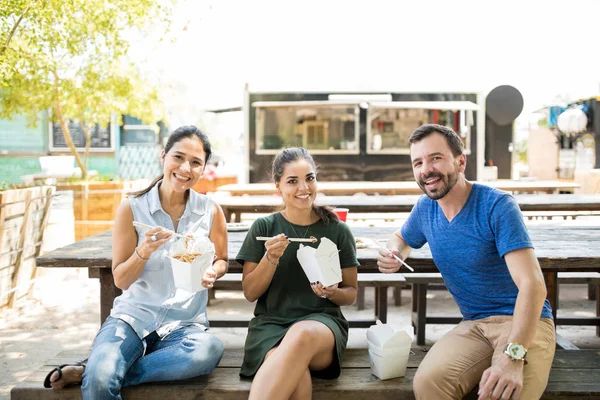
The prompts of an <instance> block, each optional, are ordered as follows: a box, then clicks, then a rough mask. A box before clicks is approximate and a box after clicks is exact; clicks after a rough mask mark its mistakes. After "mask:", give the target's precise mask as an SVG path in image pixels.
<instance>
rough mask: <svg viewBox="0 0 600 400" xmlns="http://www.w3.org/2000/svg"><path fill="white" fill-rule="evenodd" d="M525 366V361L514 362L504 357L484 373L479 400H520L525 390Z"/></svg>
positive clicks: (480, 383) (480, 384)
mask: <svg viewBox="0 0 600 400" xmlns="http://www.w3.org/2000/svg"><path fill="white" fill-rule="evenodd" d="M523 365H524V363H523V361H513V360H510V359H509V358H508V357H507V356H505V355H502V357H501V358H500V359H499V360H498V361H497V362H496V363H495V364H492V366H491V367H489V368H488V369H486V370H485V371H484V372H483V375H482V376H481V381H480V382H479V392H478V394H479V397H478V398H477V400H488V399H492V400H498V399H502V400H508V399H511V400H518V399H519V398H520V397H521V391H522V390H523Z"/></svg>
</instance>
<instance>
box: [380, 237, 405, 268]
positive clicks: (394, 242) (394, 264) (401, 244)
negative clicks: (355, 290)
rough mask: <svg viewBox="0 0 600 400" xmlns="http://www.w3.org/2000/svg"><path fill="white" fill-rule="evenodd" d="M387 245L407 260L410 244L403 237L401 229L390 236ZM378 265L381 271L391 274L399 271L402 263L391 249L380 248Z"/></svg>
mask: <svg viewBox="0 0 600 400" xmlns="http://www.w3.org/2000/svg"><path fill="white" fill-rule="evenodd" d="M386 247H387V248H388V250H390V251H391V252H393V253H394V254H395V255H397V256H398V257H400V258H401V259H403V260H406V258H407V257H408V256H409V255H410V251H411V248H410V246H409V245H408V244H407V243H406V241H404V239H403V238H402V234H401V233H400V229H398V230H397V231H396V232H394V234H393V235H392V236H390V238H389V239H388V241H387V243H386ZM377 266H378V267H379V271H380V272H383V273H387V274H389V273H392V272H397V271H398V270H399V269H400V266H401V264H400V262H399V261H398V260H396V259H395V258H394V256H392V254H391V253H390V252H389V251H386V250H384V249H380V250H379V254H378V255H377Z"/></svg>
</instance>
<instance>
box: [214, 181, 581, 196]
mask: <svg viewBox="0 0 600 400" xmlns="http://www.w3.org/2000/svg"><path fill="white" fill-rule="evenodd" d="M479 183H481V184H484V185H488V186H492V187H495V188H498V189H501V190H505V191H508V192H520V193H537V192H544V193H558V192H559V191H560V190H573V189H576V188H579V187H580V186H581V185H579V184H578V183H575V182H565V181H528V180H520V181H518V180H510V179H499V180H496V181H485V182H484V181H482V182H479ZM217 191H219V192H229V193H230V194H231V195H233V196H241V195H245V194H250V195H265V194H276V193H277V190H276V188H275V185H274V184H273V183H272V182H269V183H246V184H240V183H237V184H229V185H223V186H221V187H219V188H218V189H217ZM319 192H320V193H323V194H326V195H338V196H339V195H353V194H355V193H364V194H380V195H399V194H422V193H423V192H422V191H421V189H420V188H419V186H418V185H417V183H416V182H415V181H402V182H399V181H392V182H368V181H345V182H319Z"/></svg>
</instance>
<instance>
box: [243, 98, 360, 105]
mask: <svg viewBox="0 0 600 400" xmlns="http://www.w3.org/2000/svg"><path fill="white" fill-rule="evenodd" d="M360 103H362V101H348V100H345V101H338V100H314V101H312V100H309V101H255V102H254V103H252V107H330V106H339V107H343V106H351V107H354V106H356V105H358V104H360Z"/></svg>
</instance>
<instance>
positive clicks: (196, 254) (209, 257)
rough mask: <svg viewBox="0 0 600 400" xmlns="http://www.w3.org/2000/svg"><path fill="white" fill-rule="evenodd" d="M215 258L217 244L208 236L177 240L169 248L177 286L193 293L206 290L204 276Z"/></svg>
mask: <svg viewBox="0 0 600 400" xmlns="http://www.w3.org/2000/svg"><path fill="white" fill-rule="evenodd" d="M214 258H215V245H214V244H213V243H212V242H211V241H210V240H209V239H208V237H206V236H199V237H198V236H196V237H191V236H190V237H186V238H185V239H180V240H177V241H176V242H175V243H173V245H172V246H171V249H170V250H169V259H170V260H171V269H172V270H173V279H174V281H175V286H176V287H177V288H178V289H182V290H186V291H188V292H192V293H193V292H199V291H201V290H205V289H206V288H205V287H204V286H202V277H203V276H204V273H205V272H206V270H207V269H208V268H209V267H210V266H212V264H213V260H214Z"/></svg>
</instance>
